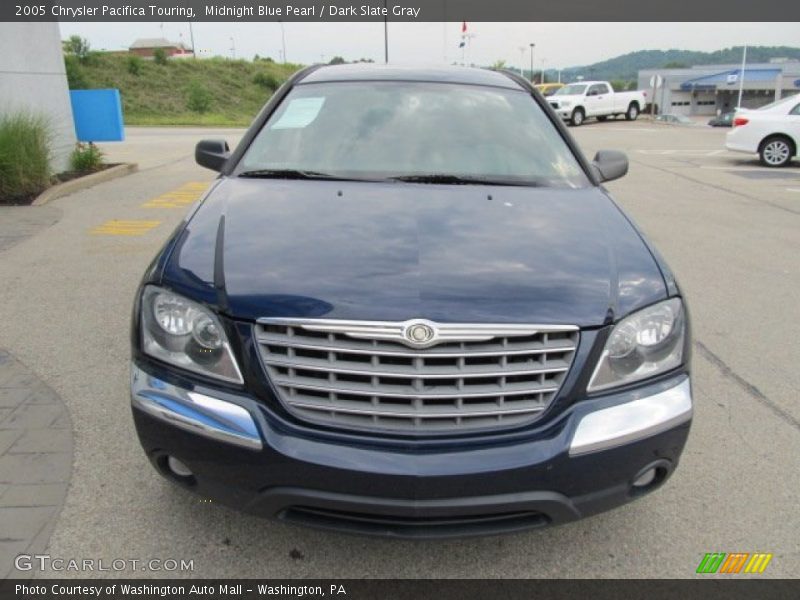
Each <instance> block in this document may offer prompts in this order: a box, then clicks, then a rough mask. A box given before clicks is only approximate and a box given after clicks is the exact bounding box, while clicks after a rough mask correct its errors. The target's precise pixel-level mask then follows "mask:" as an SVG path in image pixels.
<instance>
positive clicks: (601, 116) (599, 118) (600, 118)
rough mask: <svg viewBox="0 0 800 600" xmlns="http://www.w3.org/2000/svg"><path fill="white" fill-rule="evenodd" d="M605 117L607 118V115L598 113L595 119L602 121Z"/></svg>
mask: <svg viewBox="0 0 800 600" xmlns="http://www.w3.org/2000/svg"><path fill="white" fill-rule="evenodd" d="M607 118H608V116H607V115H600V116H599V117H597V120H598V121H600V122H601V123H602V122H603V121H605V120H606V119H607Z"/></svg>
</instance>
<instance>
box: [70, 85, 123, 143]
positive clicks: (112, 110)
mask: <svg viewBox="0 0 800 600" xmlns="http://www.w3.org/2000/svg"><path fill="white" fill-rule="evenodd" d="M69 97H70V101H71V102H72V115H73V118H74V119H75V135H77V137H78V141H79V142H121V141H122V140H124V139H125V127H124V124H123V122H122V101H121V99H120V96H119V90H72V91H71V92H70V93H69Z"/></svg>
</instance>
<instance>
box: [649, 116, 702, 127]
mask: <svg viewBox="0 0 800 600" xmlns="http://www.w3.org/2000/svg"><path fill="white" fill-rule="evenodd" d="M655 120H656V121H657V122H659V123H669V124H670V125H690V126H693V125H694V124H695V122H694V121H692V120H691V119H690V118H689V117H687V116H686V115H679V114H672V113H667V114H664V115H656V118H655Z"/></svg>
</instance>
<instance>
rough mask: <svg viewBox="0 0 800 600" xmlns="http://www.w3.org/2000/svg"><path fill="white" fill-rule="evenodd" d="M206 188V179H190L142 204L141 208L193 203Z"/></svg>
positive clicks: (180, 205) (178, 205) (181, 206)
mask: <svg viewBox="0 0 800 600" xmlns="http://www.w3.org/2000/svg"><path fill="white" fill-rule="evenodd" d="M207 189H208V182H207V181H190V182H188V183H184V184H183V185H182V186H181V187H179V188H178V189H176V190H172V191H171V192H167V193H166V194H161V195H160V196H157V197H155V198H152V199H150V200H148V201H147V202H145V203H144V204H142V207H143V208H183V207H185V206H189V205H190V204H193V203H194V202H195V201H196V200H197V199H198V198H200V196H202V195H203V192H205V191H206V190H207Z"/></svg>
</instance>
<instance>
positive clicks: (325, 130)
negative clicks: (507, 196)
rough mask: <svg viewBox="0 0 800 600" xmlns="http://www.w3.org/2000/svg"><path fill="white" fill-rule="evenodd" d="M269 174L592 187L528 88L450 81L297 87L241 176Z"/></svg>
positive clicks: (240, 171) (261, 134)
mask: <svg viewBox="0 0 800 600" xmlns="http://www.w3.org/2000/svg"><path fill="white" fill-rule="evenodd" d="M261 170H265V171H270V172H274V171H283V170H292V171H303V172H306V173H314V174H324V175H329V176H333V177H340V178H352V179H370V180H376V179H378V180H381V179H387V178H396V177H404V178H411V177H417V178H419V177H421V176H430V175H436V176H451V177H458V178H467V179H470V180H486V181H489V182H496V183H508V184H518V185H537V186H554V187H582V186H585V185H588V180H587V179H586V176H585V174H584V172H583V170H582V169H581V167H580V165H579V164H578V161H577V160H576V159H575V156H574V155H573V154H572V153H571V151H570V149H569V147H568V146H567V144H566V143H565V142H564V140H563V139H562V138H561V136H560V135H559V133H558V131H557V130H556V128H555V126H554V125H553V123H552V122H551V121H550V120H549V119H548V118H547V116H546V114H545V113H544V111H543V110H542V109H541V108H540V107H539V106H538V104H537V103H536V101H535V100H534V99H533V98H532V97H531V96H530V95H529V94H527V93H525V92H523V91H521V90H519V91H518V90H513V89H504V88H496V87H488V86H473V85H460V84H449V83H448V84H445V83H409V82H369V81H361V82H328V83H308V84H301V85H298V86H297V87H295V88H294V89H293V90H292V91H291V92H290V94H289V95H288V96H287V97H286V98H285V99H284V100H283V102H281V104H280V106H279V107H278V109H277V110H276V111H275V112H274V113H273V114H272V115H271V116H270V118H269V120H268V121H267V123H266V124H265V125H264V127H263V129H262V130H261V131H260V132H259V133H258V135H257V136H256V138H255V139H254V141H253V143H252V144H251V145H250V147H249V148H248V150H247V152H246V153H245V155H244V157H243V159H242V161H241V162H240V163H239V165H238V167H237V169H236V174H243V173H249V174H250V175H253V174H257V172H258V171H261Z"/></svg>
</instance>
